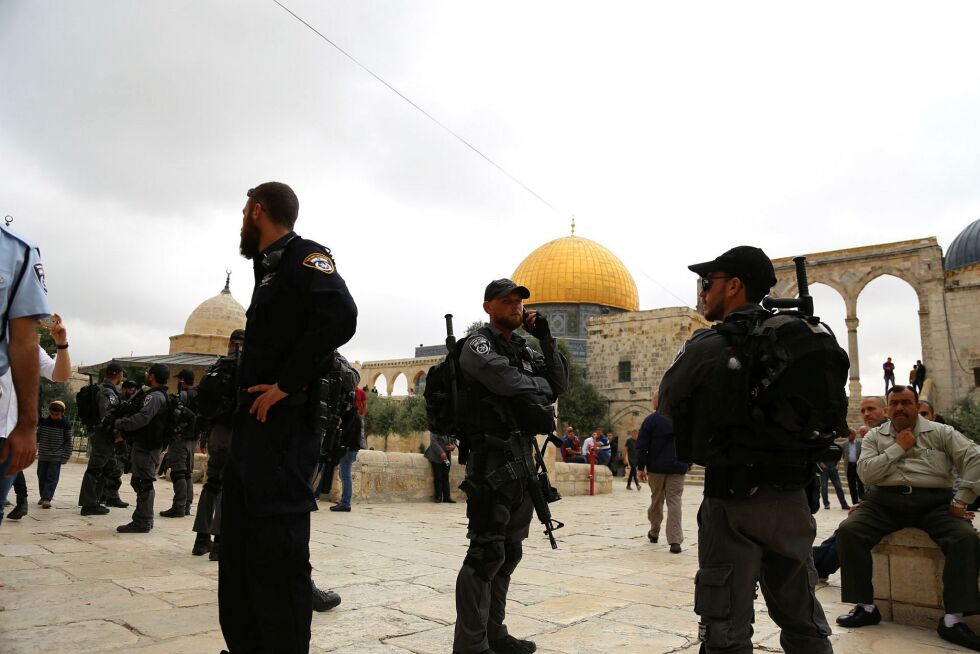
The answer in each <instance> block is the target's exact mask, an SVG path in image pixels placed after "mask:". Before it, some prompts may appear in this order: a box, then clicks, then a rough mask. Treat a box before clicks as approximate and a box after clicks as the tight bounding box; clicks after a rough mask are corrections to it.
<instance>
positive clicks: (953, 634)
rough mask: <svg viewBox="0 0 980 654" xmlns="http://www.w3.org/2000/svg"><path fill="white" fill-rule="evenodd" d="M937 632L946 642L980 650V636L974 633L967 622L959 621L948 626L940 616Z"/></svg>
mask: <svg viewBox="0 0 980 654" xmlns="http://www.w3.org/2000/svg"><path fill="white" fill-rule="evenodd" d="M936 633H938V634H939V637H940V638H942V639H943V640H945V641H946V642H949V643H953V644H954V645H960V646H961V647H966V648H969V649H972V650H975V651H977V652H980V636H977V635H976V634H975V633H973V630H972V629H970V628H969V627H968V626H967V625H966V623H965V622H957V623H956V624H954V625H953V626H952V627H947V626H946V623H945V622H944V621H943V619H942V618H939V627H937V628H936Z"/></svg>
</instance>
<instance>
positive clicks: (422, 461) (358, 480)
mask: <svg viewBox="0 0 980 654" xmlns="http://www.w3.org/2000/svg"><path fill="white" fill-rule="evenodd" d="M463 472H464V469H463V466H461V465H459V463H458V461H456V459H455V457H453V466H452V468H451V469H450V473H449V486H450V488H451V489H452V491H453V498H454V499H456V500H462V499H465V495H464V494H463V493H462V492H461V491H459V490H458V488H459V484H460V483H461V482H462V481H463ZM548 472H549V475H550V478H551V483H552V485H553V486H555V487H556V488H558V492H560V493H561V494H562V495H563V496H572V495H588V494H589V466H588V465H585V464H581V463H561V462H550V463H549V464H548ZM334 474H335V478H334V486H333V489H332V490H331V497H333V498H334V499H336V498H337V497H339V496H340V490H339V489H340V480H339V478H338V477H337V476H336V475H339V469H338V471H336V472H335V473H334ZM351 479H352V482H353V498H354V501H355V502H356V501H362V502H425V501H428V500H430V499H431V498H432V495H433V482H432V467H431V465H430V464H429V461H428V459H426V458H425V457H424V456H423V455H421V454H409V453H407V452H379V451H377V450H361V451H360V452H358V453H357V461H356V462H355V463H354V466H353V470H352V473H351ZM612 479H613V478H612V473H611V472H610V471H609V468H607V467H605V466H596V482H595V490H596V494H599V493H611V492H612Z"/></svg>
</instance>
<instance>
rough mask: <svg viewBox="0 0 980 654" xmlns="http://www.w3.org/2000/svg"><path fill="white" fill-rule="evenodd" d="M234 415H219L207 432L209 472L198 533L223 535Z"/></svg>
mask: <svg viewBox="0 0 980 654" xmlns="http://www.w3.org/2000/svg"><path fill="white" fill-rule="evenodd" d="M232 419H233V416H232V415H230V414H229V415H222V416H218V417H217V418H215V419H214V420H213V422H212V424H211V429H209V430H208V432H207V436H206V438H207V440H202V441H201V447H206V448H208V473H207V481H206V482H204V488H202V489H201V496H200V498H199V499H198V502H197V515H196V516H195V517H194V531H195V532H196V533H198V534H211V535H214V536H220V535H221V485H222V480H223V479H224V476H223V475H224V469H225V463H226V462H227V460H228V452H229V450H230V449H231V425H232Z"/></svg>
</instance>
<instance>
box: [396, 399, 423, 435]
mask: <svg viewBox="0 0 980 654" xmlns="http://www.w3.org/2000/svg"><path fill="white" fill-rule="evenodd" d="M394 427H395V432H397V433H399V434H401V435H402V436H407V435H408V434H411V433H414V432H417V431H425V430H426V429H428V428H429V420H428V418H427V416H426V413H425V399H424V398H421V397H408V398H405V399H404V400H402V401H401V402H398V412H397V414H396V416H395V425H394Z"/></svg>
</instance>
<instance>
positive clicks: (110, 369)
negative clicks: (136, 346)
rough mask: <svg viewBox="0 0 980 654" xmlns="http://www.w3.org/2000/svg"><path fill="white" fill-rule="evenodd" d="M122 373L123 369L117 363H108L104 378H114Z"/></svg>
mask: <svg viewBox="0 0 980 654" xmlns="http://www.w3.org/2000/svg"><path fill="white" fill-rule="evenodd" d="M122 371H123V367H122V366H121V365H119V364H118V363H116V362H115V361H113V362H112V363H110V364H109V365H107V366H106V367H105V376H106V377H115V376H116V375H118V374H119V373H121V372H122Z"/></svg>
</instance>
